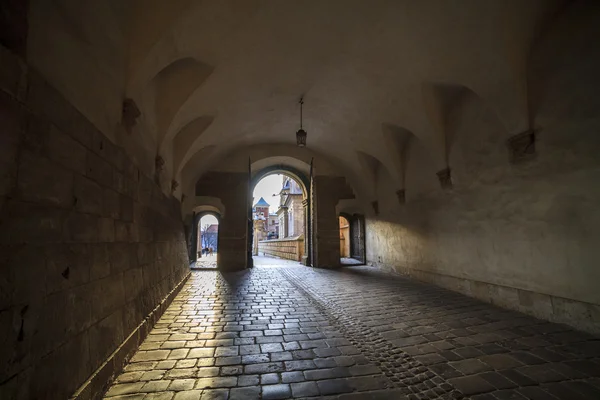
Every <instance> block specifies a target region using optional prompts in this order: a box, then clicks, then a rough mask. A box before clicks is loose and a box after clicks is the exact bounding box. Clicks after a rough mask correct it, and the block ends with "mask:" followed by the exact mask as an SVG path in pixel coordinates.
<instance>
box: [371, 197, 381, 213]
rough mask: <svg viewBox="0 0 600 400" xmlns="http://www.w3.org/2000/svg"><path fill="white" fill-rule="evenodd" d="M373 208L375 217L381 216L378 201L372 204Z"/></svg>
mask: <svg viewBox="0 0 600 400" xmlns="http://www.w3.org/2000/svg"><path fill="white" fill-rule="evenodd" d="M371 207H373V211H374V212H375V215H379V202H378V201H377V200H375V201H372V202H371Z"/></svg>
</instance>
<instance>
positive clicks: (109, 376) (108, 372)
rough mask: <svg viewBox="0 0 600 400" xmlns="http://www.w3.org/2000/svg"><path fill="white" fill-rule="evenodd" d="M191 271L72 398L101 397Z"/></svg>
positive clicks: (86, 399)
mask: <svg viewBox="0 0 600 400" xmlns="http://www.w3.org/2000/svg"><path fill="white" fill-rule="evenodd" d="M190 275H191V271H190V272H188V273H187V274H186V276H185V277H184V278H183V279H182V280H181V281H180V282H179V283H178V284H177V285H176V286H175V288H173V290H171V291H170V292H169V294H167V296H166V297H165V298H164V299H163V300H162V301H161V302H160V303H159V304H158V305H157V306H156V307H155V308H154V310H152V311H151V312H150V313H149V314H148V315H147V316H146V318H144V320H143V321H142V323H141V324H139V325H138V326H137V327H136V328H135V329H134V330H133V332H132V333H131V334H130V335H129V336H128V337H127V338H126V339H125V340H124V341H123V342H122V343H121V344H120V345H119V347H117V349H116V350H115V351H114V352H113V353H112V354H111V355H110V356H109V357H108V359H107V360H106V361H105V362H104V363H103V364H102V365H101V366H100V367H99V368H98V369H97V370H96V371H94V373H92V375H91V376H90V378H89V379H88V380H87V381H86V382H85V383H84V384H83V385H81V387H79V389H77V391H76V392H75V393H74V394H73V396H71V398H70V400H96V399H101V398H102V396H103V395H104V392H106V390H107V389H108V387H109V386H110V384H111V383H112V381H113V379H114V378H115V377H116V376H117V375H118V374H120V373H121V371H122V370H123V367H124V366H125V364H126V363H127V361H128V360H129V358H131V356H132V355H133V354H134V353H135V352H136V351H137V349H138V347H139V346H140V345H141V344H142V342H143V341H144V339H146V336H148V334H149V333H150V331H151V330H152V328H153V326H154V325H155V324H156V322H157V321H158V320H159V319H160V317H161V316H162V315H163V314H164V312H165V311H166V310H167V308H168V307H169V305H170V304H171V302H172V301H173V299H175V297H176V296H177V294H179V292H180V291H181V289H182V288H183V286H184V285H185V283H186V282H187V280H188V279H189V277H190Z"/></svg>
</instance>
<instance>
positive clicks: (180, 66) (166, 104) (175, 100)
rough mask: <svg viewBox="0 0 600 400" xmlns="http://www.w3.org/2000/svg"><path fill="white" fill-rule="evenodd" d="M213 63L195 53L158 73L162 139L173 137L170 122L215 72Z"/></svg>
mask: <svg viewBox="0 0 600 400" xmlns="http://www.w3.org/2000/svg"><path fill="white" fill-rule="evenodd" d="M213 69H214V68H213V67H212V66H210V65H208V64H205V63H203V62H201V61H198V60H196V59H194V58H192V57H185V58H180V59H178V60H176V61H173V62H171V63H170V64H169V65H167V66H166V67H164V68H163V69H162V70H160V72H158V73H157V74H156V76H155V77H154V79H153V80H152V83H153V85H154V88H155V90H156V103H155V113H156V123H157V129H158V143H159V144H160V147H162V146H163V144H164V141H165V140H170V139H171V138H172V134H170V133H169V132H170V126H171V124H172V122H173V120H174V118H175V116H176V115H177V112H178V111H179V109H180V108H181V107H182V106H183V104H184V103H185V102H186V101H187V99H188V98H189V97H190V96H191V95H192V93H194V92H195V91H196V90H197V89H198V88H199V87H200V86H201V85H202V84H203V83H204V82H205V81H206V79H208V77H209V76H210V74H211V73H212V72H213Z"/></svg>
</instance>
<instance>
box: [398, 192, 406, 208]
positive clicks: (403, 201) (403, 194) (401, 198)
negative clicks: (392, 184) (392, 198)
mask: <svg viewBox="0 0 600 400" xmlns="http://www.w3.org/2000/svg"><path fill="white" fill-rule="evenodd" d="M396 196H397V197H398V203H400V204H406V189H400V190H397V191H396Z"/></svg>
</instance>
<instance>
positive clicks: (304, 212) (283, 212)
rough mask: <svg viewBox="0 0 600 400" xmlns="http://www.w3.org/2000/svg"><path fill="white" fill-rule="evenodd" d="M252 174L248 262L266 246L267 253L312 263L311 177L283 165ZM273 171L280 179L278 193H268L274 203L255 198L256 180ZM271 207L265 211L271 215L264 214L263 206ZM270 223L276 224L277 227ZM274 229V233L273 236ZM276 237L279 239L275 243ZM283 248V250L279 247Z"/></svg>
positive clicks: (268, 175) (262, 197) (261, 197)
mask: <svg viewBox="0 0 600 400" xmlns="http://www.w3.org/2000/svg"><path fill="white" fill-rule="evenodd" d="M251 175H252V178H251V181H250V193H251V196H250V199H252V202H251V204H249V205H248V207H249V212H248V215H249V217H248V220H249V224H248V229H249V234H248V265H249V266H252V265H253V264H254V263H253V261H252V260H253V259H252V257H253V256H256V255H258V254H259V253H261V255H265V254H264V253H265V250H266V249H267V248H270V250H268V251H266V252H267V253H268V254H267V255H269V256H277V257H278V258H282V259H288V260H295V261H298V262H301V263H303V264H304V265H312V261H311V260H312V214H311V203H312V202H311V196H310V178H309V177H308V176H306V174H304V173H303V172H301V171H299V170H298V169H296V168H293V167H290V166H286V165H274V166H270V167H265V168H262V169H260V170H259V171H256V172H254V173H252V172H251ZM273 175H275V176H278V178H277V179H280V180H281V185H280V186H279V188H277V193H273V194H276V196H269V197H270V198H271V200H270V201H271V203H274V204H271V203H269V202H268V201H266V200H265V199H264V196H259V197H257V198H255V189H256V187H257V185H258V184H259V182H261V181H262V180H263V179H265V178H268V177H271V176H273ZM276 197H278V199H277V200H275V198H276ZM261 200H262V201H261ZM273 206H276V207H273ZM271 207H273V208H274V210H273V211H275V210H276V211H275V212H274V213H271V212H270V211H268V214H273V215H264V214H265V211H264V210H271ZM275 221H276V222H275ZM273 225H277V227H276V229H275V227H274V226H273ZM275 232H276V235H277V237H274V234H275ZM278 241H280V243H277V242H278ZM266 242H268V243H266ZM284 248H285V250H282V251H279V249H284ZM261 250H263V251H262V252H261Z"/></svg>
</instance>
